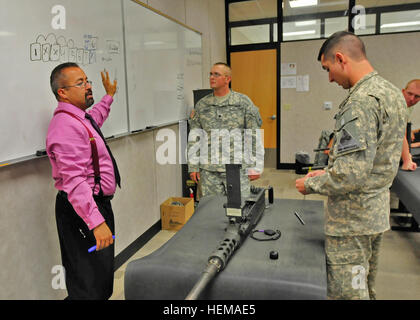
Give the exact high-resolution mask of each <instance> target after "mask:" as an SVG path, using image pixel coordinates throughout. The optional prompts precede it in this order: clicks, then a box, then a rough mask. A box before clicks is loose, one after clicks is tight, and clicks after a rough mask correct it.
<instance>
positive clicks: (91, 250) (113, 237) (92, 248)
mask: <svg viewBox="0 0 420 320" xmlns="http://www.w3.org/2000/svg"><path fill="white" fill-rule="evenodd" d="M112 239H115V236H112ZM95 250H96V246H93V247H91V248H89V250H88V252H89V253H90V252H93V251H95Z"/></svg>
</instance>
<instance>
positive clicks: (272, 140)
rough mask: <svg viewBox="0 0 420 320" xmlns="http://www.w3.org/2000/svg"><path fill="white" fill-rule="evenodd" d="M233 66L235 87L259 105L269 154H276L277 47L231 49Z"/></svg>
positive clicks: (235, 89)
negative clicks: (266, 48) (237, 50)
mask: <svg viewBox="0 0 420 320" xmlns="http://www.w3.org/2000/svg"><path fill="white" fill-rule="evenodd" d="M230 65H231V68H232V90H234V91H237V92H240V93H243V94H246V95H247V96H248V97H249V98H250V99H251V100H252V101H253V102H254V104H255V105H256V106H257V107H258V108H259V110H260V114H261V118H262V120H263V124H262V129H264V148H265V149H266V155H268V154H267V151H269V153H272V152H273V153H274V154H275V149H276V146H277V145H276V137H277V120H276V117H277V51H276V49H269V50H255V51H242V52H232V53H231V54H230ZM267 149H272V150H267ZM270 151H272V152H270Z"/></svg>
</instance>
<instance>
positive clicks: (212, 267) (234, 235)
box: [185, 188, 272, 300]
mask: <svg viewBox="0 0 420 320" xmlns="http://www.w3.org/2000/svg"><path fill="white" fill-rule="evenodd" d="M256 191H257V194H256V196H255V197H254V200H255V201H250V202H248V203H247V205H246V206H245V207H244V209H242V210H243V211H244V215H243V217H241V218H240V217H238V218H230V219H229V224H228V226H227V228H226V232H225V235H224V237H223V239H224V240H223V241H222V242H221V243H220V244H219V246H218V247H217V249H216V250H215V251H213V253H212V254H211V255H210V256H209V258H208V263H207V266H206V268H205V269H204V271H203V272H202V274H201V277H200V278H199V280H198V281H197V282H196V284H195V285H194V287H193V288H192V289H191V291H190V292H189V294H188V295H187V297H186V298H185V299H186V300H196V299H198V297H199V296H200V294H201V293H202V292H203V291H204V289H205V288H206V287H207V285H208V284H209V283H210V281H211V280H213V278H214V277H215V276H216V275H217V273H218V272H220V271H221V270H223V269H224V268H225V266H226V264H227V262H228V260H229V258H230V257H231V256H232V255H233V253H234V252H235V251H236V250H237V249H238V248H239V247H240V245H241V244H242V243H243V241H244V240H245V239H246V238H247V237H248V235H249V234H250V233H251V230H252V228H254V227H255V226H256V225H257V223H258V222H259V220H260V219H261V216H262V214H263V212H264V209H265V189H264V188H258V190H256ZM270 191H271V192H272V189H271V190H270Z"/></svg>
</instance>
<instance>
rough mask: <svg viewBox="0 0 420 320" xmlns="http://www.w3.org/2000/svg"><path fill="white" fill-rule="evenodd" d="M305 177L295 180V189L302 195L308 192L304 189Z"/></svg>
mask: <svg viewBox="0 0 420 320" xmlns="http://www.w3.org/2000/svg"><path fill="white" fill-rule="evenodd" d="M306 179H307V177H303V178H300V179H297V180H296V189H297V190H298V191H299V192H300V193H301V194H303V195H305V194H308V193H307V192H306V189H305V180H306Z"/></svg>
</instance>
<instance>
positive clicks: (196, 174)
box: [190, 172, 200, 183]
mask: <svg viewBox="0 0 420 320" xmlns="http://www.w3.org/2000/svg"><path fill="white" fill-rule="evenodd" d="M190 178H191V180H193V181H194V182H195V183H198V181H199V180H200V172H191V173H190Z"/></svg>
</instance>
